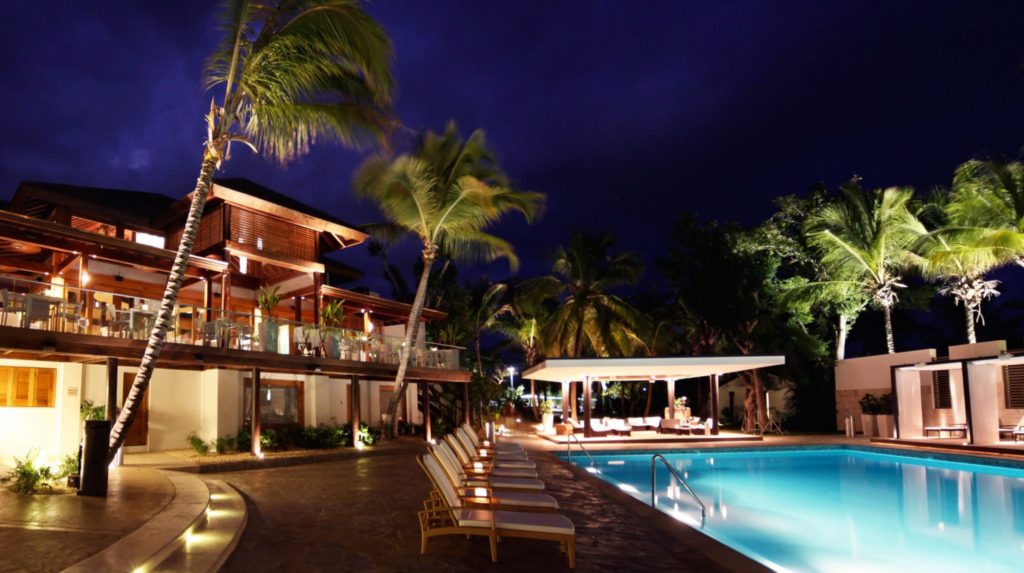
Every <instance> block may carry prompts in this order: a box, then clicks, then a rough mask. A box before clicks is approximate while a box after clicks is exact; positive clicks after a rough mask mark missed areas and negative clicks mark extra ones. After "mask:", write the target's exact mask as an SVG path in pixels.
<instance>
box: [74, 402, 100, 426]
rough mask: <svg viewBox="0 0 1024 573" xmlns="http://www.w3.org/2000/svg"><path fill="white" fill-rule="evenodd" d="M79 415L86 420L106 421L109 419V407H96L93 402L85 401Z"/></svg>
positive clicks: (79, 409) (79, 408) (80, 407)
mask: <svg viewBox="0 0 1024 573" xmlns="http://www.w3.org/2000/svg"><path fill="white" fill-rule="evenodd" d="M78 415H79V417H80V418H82V420H83V421H85V420H105V419H106V418H107V407H106V406H96V405H94V404H93V402H92V400H83V401H82V404H81V405H80V406H79V407H78Z"/></svg>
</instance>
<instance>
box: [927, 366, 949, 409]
mask: <svg viewBox="0 0 1024 573" xmlns="http://www.w3.org/2000/svg"><path fill="white" fill-rule="evenodd" d="M932 398H933V403H934V404H935V409H936V410H943V409H949V408H952V407H953V397H952V396H951V393H950V390H949V370H934V371H932Z"/></svg>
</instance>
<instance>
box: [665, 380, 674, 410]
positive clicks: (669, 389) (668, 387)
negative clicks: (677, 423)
mask: <svg viewBox="0 0 1024 573" xmlns="http://www.w3.org/2000/svg"><path fill="white" fill-rule="evenodd" d="M665 392H666V393H667V394H668V417H669V419H673V418H675V417H676V381H675V380H665Z"/></svg>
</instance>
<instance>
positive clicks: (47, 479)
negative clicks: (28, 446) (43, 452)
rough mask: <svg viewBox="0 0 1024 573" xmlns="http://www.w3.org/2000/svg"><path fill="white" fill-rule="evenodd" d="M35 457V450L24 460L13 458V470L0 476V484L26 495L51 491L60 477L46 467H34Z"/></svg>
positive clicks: (36, 453)
mask: <svg viewBox="0 0 1024 573" xmlns="http://www.w3.org/2000/svg"><path fill="white" fill-rule="evenodd" d="M37 455H38V452H37V451H36V450H31V451H29V453H28V455H26V456H25V457H24V458H14V469H12V470H11V471H9V472H8V473H6V474H4V475H3V476H0V483H2V484H4V485H5V486H7V487H9V488H10V489H11V491H13V492H15V493H21V494H26V495H31V494H35V493H40V492H51V491H53V488H54V487H55V486H56V485H57V483H58V481H59V480H60V478H61V476H60V474H59V473H54V472H53V470H51V469H50V468H49V467H48V466H40V465H36V456H37ZM75 465H76V466H77V465H78V464H77V461H76V463H75Z"/></svg>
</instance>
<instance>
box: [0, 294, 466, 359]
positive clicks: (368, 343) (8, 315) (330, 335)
mask: <svg viewBox="0 0 1024 573" xmlns="http://www.w3.org/2000/svg"><path fill="white" fill-rule="evenodd" d="M156 288H160V287H159V286H157V287H156ZM159 305H160V301H159V300H157V299H149V298H146V297H143V296H138V295H134V294H125V293H115V292H109V291H101V290H94V289H88V288H79V287H69V286H65V285H61V284H53V283H45V282H38V281H31V280H27V279H23V278H18V277H10V276H5V275H0V306H2V308H0V312H2V315H0V325H2V326H16V327H21V328H32V329H42V330H49V331H53V332H69V333H78V334H89V335H93V336H103V337H108V338H122V339H132V340H146V339H147V338H148V337H149V333H150V331H151V330H152V328H153V324H154V322H155V321H156V314H157V310H158V309H159ZM167 341H168V342H171V343H176V344H192V345H197V346H207V347H216V348H230V349H234V350H241V351H246V352H272V353H276V354H287V355H292V356H319V357H324V358H334V359H339V360H352V361H357V362H370V363H377V364H398V362H399V359H400V356H401V352H402V347H403V346H404V344H405V343H404V340H403V339H401V338H399V337H395V336H387V335H384V334H381V333H379V332H362V331H357V330H351V329H346V328H324V327H318V326H317V325H315V324H310V323H304V322H297V321H294V320H286V319H282V318H279V317H264V316H259V315H258V314H250V313H244V312H237V311H232V310H223V309H219V308H204V307H201V306H194V305H187V304H178V305H176V306H175V309H174V315H173V324H172V325H171V327H170V328H169V329H168V331H167ZM461 350H462V349H461V348H459V347H456V346H449V345H444V344H437V343H432V342H421V343H419V344H417V345H415V346H414V348H413V349H412V357H411V362H410V365H411V366H418V367H423V368H443V369H457V368H459V352H460V351H461Z"/></svg>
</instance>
